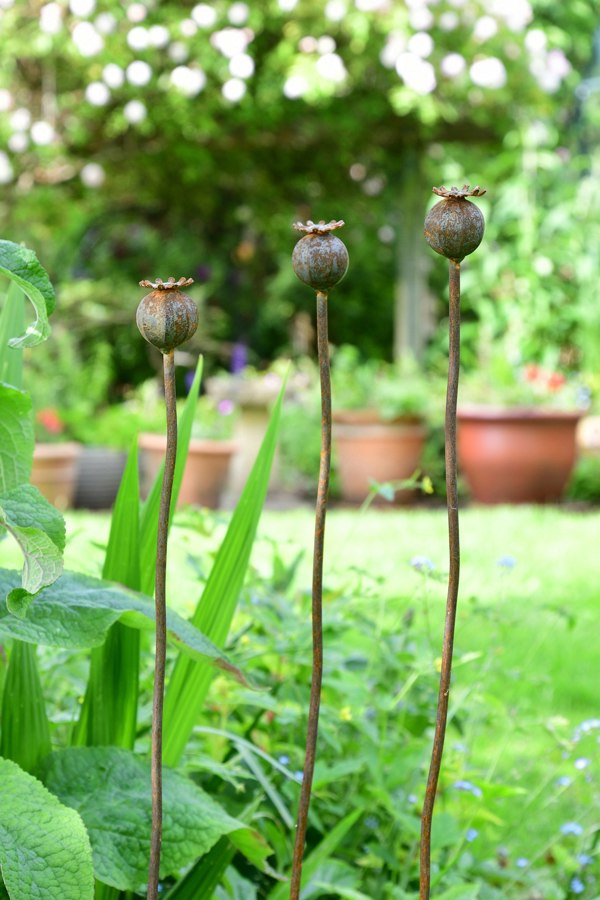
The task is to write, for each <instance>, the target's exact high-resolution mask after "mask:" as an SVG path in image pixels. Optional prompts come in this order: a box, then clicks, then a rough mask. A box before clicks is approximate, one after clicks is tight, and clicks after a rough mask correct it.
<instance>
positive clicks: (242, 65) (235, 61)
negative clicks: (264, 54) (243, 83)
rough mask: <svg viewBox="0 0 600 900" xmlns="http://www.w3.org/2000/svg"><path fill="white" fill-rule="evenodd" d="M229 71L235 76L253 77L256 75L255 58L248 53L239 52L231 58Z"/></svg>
mask: <svg viewBox="0 0 600 900" xmlns="http://www.w3.org/2000/svg"><path fill="white" fill-rule="evenodd" d="M229 71H230V72H231V74H232V75H233V76H234V77H235V78H251V77H252V75H254V60H253V59H252V57H251V56H250V55H249V54H248V53H239V54H238V55H237V56H233V57H232V58H231V59H230V60H229Z"/></svg>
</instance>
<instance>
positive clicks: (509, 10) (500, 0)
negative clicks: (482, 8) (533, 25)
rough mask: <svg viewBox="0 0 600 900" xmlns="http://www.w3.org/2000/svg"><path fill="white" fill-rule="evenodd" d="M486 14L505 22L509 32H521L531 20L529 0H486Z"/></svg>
mask: <svg viewBox="0 0 600 900" xmlns="http://www.w3.org/2000/svg"><path fill="white" fill-rule="evenodd" d="M488 6H489V8H488V12H490V13H491V14H492V15H494V16H498V17H499V18H501V19H503V20H504V22H506V25H507V26H508V27H509V28H510V29H511V31H523V29H524V28H525V27H526V26H527V25H529V23H530V22H531V20H532V18H533V11H532V9H531V5H530V3H529V0H488Z"/></svg>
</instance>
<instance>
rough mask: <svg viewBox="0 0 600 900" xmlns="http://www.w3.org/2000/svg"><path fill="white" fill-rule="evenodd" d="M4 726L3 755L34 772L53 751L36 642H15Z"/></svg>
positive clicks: (0, 746) (5, 696)
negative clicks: (41, 761) (34, 643)
mask: <svg viewBox="0 0 600 900" xmlns="http://www.w3.org/2000/svg"><path fill="white" fill-rule="evenodd" d="M1 726H2V737H1V740H0V756H3V757H4V758H5V759H12V760H13V761H14V762H16V763H18V764H19V765H20V766H21V768H22V769H25V771H26V772H31V773H34V772H35V769H36V767H37V765H38V763H39V762H40V760H41V759H43V757H44V756H46V755H47V754H48V753H50V750H51V746H50V727H49V725H48V717H47V715H46V705H45V702H44V695H43V692H42V684H41V681H40V676H39V672H38V666H37V658H36V647H35V646H34V645H33V644H25V643H24V642H23V641H14V642H13V647H12V651H11V654H10V659H9V661H8V669H7V672H6V680H5V683H4V692H3V695H2V715H1Z"/></svg>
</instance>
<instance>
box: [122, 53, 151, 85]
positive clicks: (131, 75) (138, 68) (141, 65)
mask: <svg viewBox="0 0 600 900" xmlns="http://www.w3.org/2000/svg"><path fill="white" fill-rule="evenodd" d="M125 75H126V77H127V81H128V82H129V84H133V85H135V87H144V85H145V84H148V82H149V81H150V79H151V78H152V68H151V67H150V66H149V65H148V63H147V62H144V60H143V59H134V61H133V62H131V63H129V65H128V66H127V68H126V70H125Z"/></svg>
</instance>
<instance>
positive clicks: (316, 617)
mask: <svg viewBox="0 0 600 900" xmlns="http://www.w3.org/2000/svg"><path fill="white" fill-rule="evenodd" d="M317 348H318V355H319V373H320V378H321V461H320V465H319V486H318V490H317V504H316V510H315V541H314V554H313V577H312V643H313V662H312V678H311V683H310V704H309V709H308V726H307V731H306V755H305V757H304V772H303V775H302V788H301V791H300V805H299V807H298V820H297V823H296V840H295V843H294V856H293V860H292V876H291V882H290V900H298V897H299V896H300V881H301V877H302V858H303V855H304V841H305V838H306V826H307V822H308V808H309V806H310V793H311V789H312V781H313V773H314V769H315V756H316V751H317V735H318V730H319V708H320V705H321V683H322V681H323V555H324V545H325V517H326V515H327V497H328V494H329V474H330V470H331V373H330V369H329V339H328V336H327V294H326V293H324V292H322V291H317Z"/></svg>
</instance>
